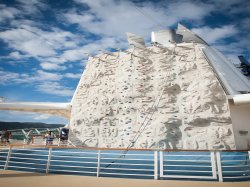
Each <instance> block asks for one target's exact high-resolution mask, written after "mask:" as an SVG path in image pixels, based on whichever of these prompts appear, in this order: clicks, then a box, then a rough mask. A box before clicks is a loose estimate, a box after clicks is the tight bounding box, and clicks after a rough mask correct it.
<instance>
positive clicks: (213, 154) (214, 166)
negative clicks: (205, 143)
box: [210, 151, 217, 179]
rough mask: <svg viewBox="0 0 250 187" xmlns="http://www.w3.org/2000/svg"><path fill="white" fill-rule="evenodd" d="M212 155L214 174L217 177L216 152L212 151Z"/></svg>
mask: <svg viewBox="0 0 250 187" xmlns="http://www.w3.org/2000/svg"><path fill="white" fill-rule="evenodd" d="M210 154H211V155H210V156H211V166H212V174H213V178H214V179H217V173H216V171H217V167H216V159H215V152H214V151H211V153H210Z"/></svg>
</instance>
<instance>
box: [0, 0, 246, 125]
mask: <svg viewBox="0 0 250 187" xmlns="http://www.w3.org/2000/svg"><path fill="white" fill-rule="evenodd" d="M178 23H182V24H183V25H185V26H186V27H188V28H189V29H191V30H192V31H194V32H195V33H197V34H198V35H199V36H201V37H202V38H203V39H204V40H205V41H207V43H209V44H210V45H211V46H213V47H215V48H217V49H219V50H220V51H221V52H223V54H225V55H226V57H227V58H228V59H230V60H231V61H232V63H238V59H237V56H238V55H244V56H245V57H246V58H247V59H248V60H250V1H249V0H202V1H201V0H144V1H142V0H121V1H120V0H0V97H4V98H5V101H6V102H14V101H27V102H29V101H31V102H70V100H71V98H72V96H73V93H74V90H75V89H76V86H77V84H78V82H79V79H80V76H81V74H82V72H83V71H84V67H85V64H86V62H87V59H88V55H96V54H98V53H101V52H102V51H114V50H116V49H126V48H127V47H128V43H127V40H126V32H131V33H134V34H137V35H141V36H143V37H144V38H145V41H147V44H148V45H150V34H151V32H152V31H158V30H163V29H167V28H176V27H177V24H178ZM0 121H20V122H45V123H67V120H65V119H63V118H61V117H55V116H50V115H44V114H34V113H21V112H15V111H0Z"/></svg>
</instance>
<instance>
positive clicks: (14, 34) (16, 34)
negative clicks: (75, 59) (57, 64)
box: [0, 25, 78, 57]
mask: <svg viewBox="0 0 250 187" xmlns="http://www.w3.org/2000/svg"><path fill="white" fill-rule="evenodd" d="M77 37H78V36H75V35H74V34H72V33H71V32H68V31H63V30H61V29H58V28H53V27H52V28H51V31H45V30H42V29H39V28H37V27H33V26H27V25H20V26H19V28H13V29H11V30H7V31H4V32H0V39H2V40H3V41H4V42H6V43H7V44H8V46H9V47H10V48H12V49H14V50H16V51H20V52H22V53H24V54H27V55H30V56H31V57H51V56H55V55H57V54H58V52H59V50H64V49H70V48H75V47H77V43H78V42H77V41H78V40H77Z"/></svg>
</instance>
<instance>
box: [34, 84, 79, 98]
mask: <svg viewBox="0 0 250 187" xmlns="http://www.w3.org/2000/svg"><path fill="white" fill-rule="evenodd" d="M37 90H38V91H40V92H43V93H47V94H53V95H57V96H73V94H74V90H73V89H70V88H67V87H65V86H62V85H60V83H58V82H42V83H40V84H39V85H38V86H37Z"/></svg>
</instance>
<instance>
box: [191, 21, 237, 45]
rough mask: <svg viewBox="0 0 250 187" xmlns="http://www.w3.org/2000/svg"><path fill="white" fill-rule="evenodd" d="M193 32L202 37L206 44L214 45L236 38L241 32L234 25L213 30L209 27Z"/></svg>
mask: <svg viewBox="0 0 250 187" xmlns="http://www.w3.org/2000/svg"><path fill="white" fill-rule="evenodd" d="M192 31H193V32H195V33H196V34H198V35H199V36H201V37H202V38H203V39H204V40H205V41H206V42H208V43H210V44H212V43H215V42H216V41H218V40H221V39H225V38H228V37H231V36H234V35H235V34H237V33H238V32H239V31H238V29H237V28H236V27H235V26H234V25H224V26H222V27H218V28H211V27H208V26H205V27H200V28H194V29H192Z"/></svg>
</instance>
